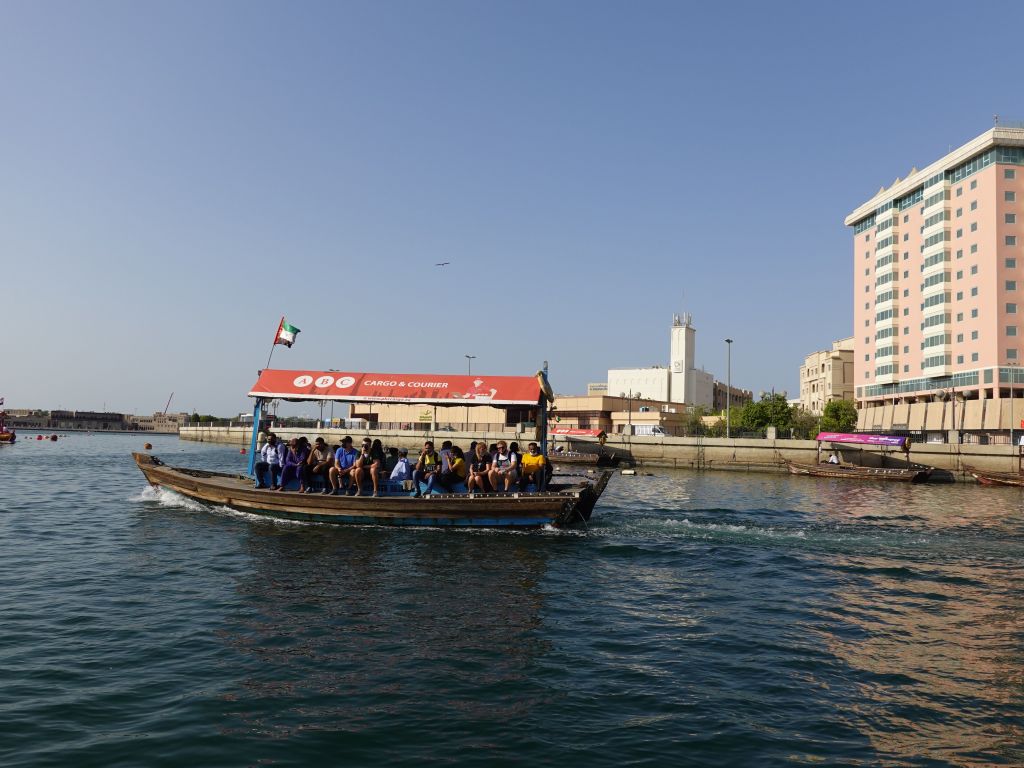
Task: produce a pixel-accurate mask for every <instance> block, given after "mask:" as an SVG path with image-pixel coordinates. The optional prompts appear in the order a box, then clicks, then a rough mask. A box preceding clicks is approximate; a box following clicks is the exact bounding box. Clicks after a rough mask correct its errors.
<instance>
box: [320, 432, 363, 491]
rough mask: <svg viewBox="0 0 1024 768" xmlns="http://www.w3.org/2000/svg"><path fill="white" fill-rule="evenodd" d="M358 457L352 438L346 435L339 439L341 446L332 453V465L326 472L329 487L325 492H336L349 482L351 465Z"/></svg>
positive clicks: (350, 479)
mask: <svg viewBox="0 0 1024 768" xmlns="http://www.w3.org/2000/svg"><path fill="white" fill-rule="evenodd" d="M358 458H359V451H357V450H356V449H355V448H353V447H352V438H351V437H349V436H348V435H346V436H345V437H343V438H342V439H341V447H340V448H339V449H338V450H337V451H336V452H335V454H334V466H333V467H331V471H330V472H329V473H328V477H329V478H330V480H331V487H330V489H329V490H327V489H325V490H324V493H325V494H330V493H335V494H336V493H338V492H339V490H340V489H342V488H344V487H346V486H347V485H350V484H351V482H352V469H353V465H354V464H355V463H356V459H358Z"/></svg>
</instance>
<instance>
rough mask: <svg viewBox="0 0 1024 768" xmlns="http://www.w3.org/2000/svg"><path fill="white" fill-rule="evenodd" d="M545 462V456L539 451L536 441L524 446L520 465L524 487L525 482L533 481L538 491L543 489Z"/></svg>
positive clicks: (544, 485) (546, 479) (545, 471)
mask: <svg viewBox="0 0 1024 768" xmlns="http://www.w3.org/2000/svg"><path fill="white" fill-rule="evenodd" d="M547 463H548V460H547V458H546V457H545V456H544V454H543V453H541V452H540V448H538V446H537V444H536V443H530V444H529V445H528V446H526V454H525V455H524V456H523V461H522V465H521V466H522V470H523V488H524V489H525V487H526V484H527V483H533V484H534V485H535V486H537V490H538V491H543V490H544V488H545V487H547V484H548V477H547Z"/></svg>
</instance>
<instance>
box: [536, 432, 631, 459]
mask: <svg viewBox="0 0 1024 768" xmlns="http://www.w3.org/2000/svg"><path fill="white" fill-rule="evenodd" d="M549 432H550V434H551V438H552V450H551V452H550V453H549V454H548V457H549V458H550V459H551V463H552V464H556V465H557V464H577V465H583V466H587V467H617V466H619V464H620V463H621V462H622V457H621V456H619V455H617V454H616V453H615V452H614V451H608V450H606V449H605V447H604V440H605V437H606V436H607V435H606V433H605V431H604V430H603V429H587V428H585V427H551V429H550V430H549ZM559 437H563V438H565V439H566V447H565V449H563V448H562V447H561V446H558V447H557V448H555V447H554V441H555V440H557V439H558V438H559ZM571 438H583V439H586V438H589V439H590V440H597V441H598V442H597V445H596V446H595V448H596V450H592V449H591V446H593V445H594V443H592V442H585V443H582V444H580V443H577V445H583V446H586V447H585V448H583V450H580V449H579V448H574V447H573V446H572V444H571V443H569V442H568V441H569V439H571Z"/></svg>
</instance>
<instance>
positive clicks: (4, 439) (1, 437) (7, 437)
mask: <svg viewBox="0 0 1024 768" xmlns="http://www.w3.org/2000/svg"><path fill="white" fill-rule="evenodd" d="M17 438H18V436H17V435H16V434H15V433H14V432H0V445H3V444H7V445H10V444H11V443H13V442H14V441H15V440H17Z"/></svg>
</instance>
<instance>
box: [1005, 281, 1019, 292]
mask: <svg viewBox="0 0 1024 768" xmlns="http://www.w3.org/2000/svg"><path fill="white" fill-rule="evenodd" d="M1006 290H1008V291H1016V290H1017V281H1016V280H1007V281H1006Z"/></svg>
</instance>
